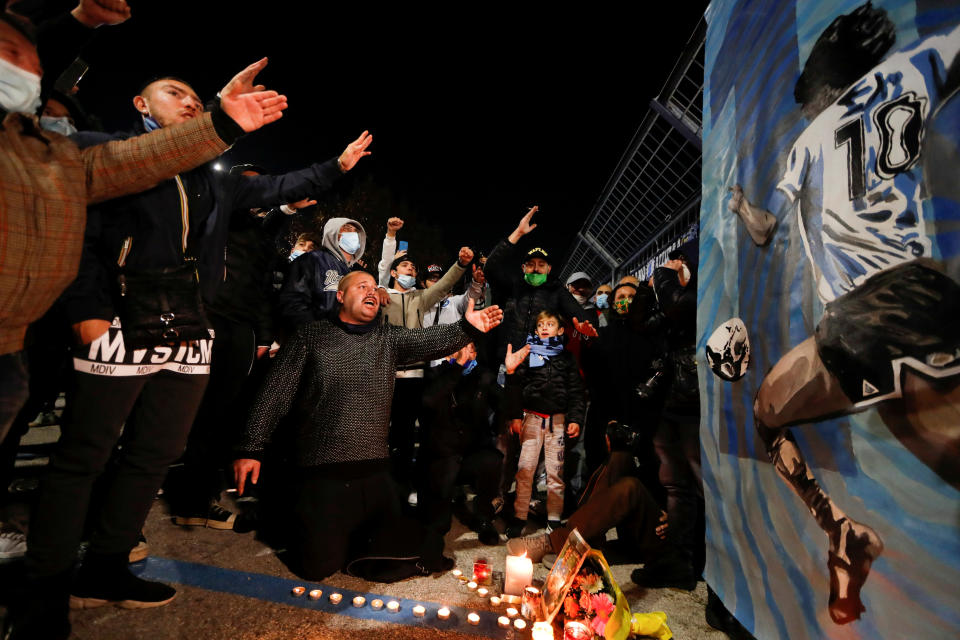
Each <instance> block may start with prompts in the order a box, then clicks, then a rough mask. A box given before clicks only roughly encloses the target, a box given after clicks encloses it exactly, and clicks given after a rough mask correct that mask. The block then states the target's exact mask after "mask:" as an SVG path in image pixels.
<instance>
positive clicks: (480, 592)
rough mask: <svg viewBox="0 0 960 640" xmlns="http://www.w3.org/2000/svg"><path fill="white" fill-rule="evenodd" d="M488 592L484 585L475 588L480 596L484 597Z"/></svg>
mask: <svg viewBox="0 0 960 640" xmlns="http://www.w3.org/2000/svg"><path fill="white" fill-rule="evenodd" d="M488 593H490V592H489V591H487V588H486V587H480V588H479V589H477V595H478V596H480V597H481V598H486V597H487V594H488Z"/></svg>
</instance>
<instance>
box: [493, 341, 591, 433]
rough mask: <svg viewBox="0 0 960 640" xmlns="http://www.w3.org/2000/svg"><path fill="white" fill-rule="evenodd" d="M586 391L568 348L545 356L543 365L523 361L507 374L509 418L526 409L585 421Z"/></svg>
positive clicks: (578, 422) (579, 421)
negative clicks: (536, 365) (512, 371)
mask: <svg viewBox="0 0 960 640" xmlns="http://www.w3.org/2000/svg"><path fill="white" fill-rule="evenodd" d="M586 400H587V394H586V391H585V390H584V386H583V379H582V378H581V377H580V370H579V368H578V367H577V361H576V359H575V358H574V357H573V354H571V353H570V352H569V351H563V352H561V353H560V354H559V355H556V356H553V357H552V358H549V359H548V360H546V362H544V363H543V366H541V367H531V366H530V365H529V364H528V363H526V362H524V363H523V364H521V365H520V366H519V367H517V370H516V371H515V372H514V373H513V375H508V376H507V403H506V411H507V418H508V419H519V418H522V417H523V412H524V410H527V411H536V412H537V413H543V414H554V413H562V414H564V415H565V416H566V420H567V424H570V423H571V422H576V423H577V424H579V425H583V420H584V416H585V414H586V404H587V402H586Z"/></svg>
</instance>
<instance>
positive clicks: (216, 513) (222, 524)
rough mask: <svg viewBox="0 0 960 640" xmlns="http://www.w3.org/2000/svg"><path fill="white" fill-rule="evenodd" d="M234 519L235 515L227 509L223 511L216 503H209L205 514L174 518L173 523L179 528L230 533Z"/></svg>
mask: <svg viewBox="0 0 960 640" xmlns="http://www.w3.org/2000/svg"><path fill="white" fill-rule="evenodd" d="M236 519H237V514H235V513H234V512H232V511H230V510H229V509H224V508H223V507H221V506H220V505H219V504H218V503H216V502H211V503H210V507H209V508H208V509H207V512H206V513H205V514H203V515H199V514H197V515H183V516H174V517H173V523H174V524H178V525H180V526H181V527H206V528H208V529H219V530H221V531H230V530H231V529H233V523H234V521H235V520H236Z"/></svg>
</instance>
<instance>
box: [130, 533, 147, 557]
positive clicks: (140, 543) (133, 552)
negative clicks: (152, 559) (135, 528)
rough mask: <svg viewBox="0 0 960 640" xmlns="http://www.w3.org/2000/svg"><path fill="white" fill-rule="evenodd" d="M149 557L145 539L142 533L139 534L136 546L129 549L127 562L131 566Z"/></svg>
mask: <svg viewBox="0 0 960 640" xmlns="http://www.w3.org/2000/svg"><path fill="white" fill-rule="evenodd" d="M149 555H150V545H149V544H147V539H146V538H145V537H144V536H143V532H142V531H141V532H140V537H139V538H138V539H137V546H135V547H134V548H133V549H130V555H128V556H127V562H129V563H130V564H133V563H134V562H140V561H141V560H144V559H146V557H147V556H149Z"/></svg>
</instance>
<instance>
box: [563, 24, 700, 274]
mask: <svg viewBox="0 0 960 640" xmlns="http://www.w3.org/2000/svg"><path fill="white" fill-rule="evenodd" d="M705 36H706V22H705V20H703V19H702V18H701V20H700V23H699V24H698V25H697V28H696V29H695V30H694V32H693V35H692V36H691V37H690V40H689V41H688V42H687V44H686V46H685V47H684V50H683V53H682V54H681V56H680V59H679V60H678V61H677V63H676V65H675V66H674V69H673V71H672V72H671V74H670V77H669V78H668V79H667V81H666V83H665V84H664V86H663V89H662V90H661V92H660V95H659V96H657V97H656V98H655V99H653V100H651V101H650V107H649V109H648V110H647V113H646V114H645V116H644V118H643V120H642V121H641V123H640V126H639V127H638V128H637V131H636V133H635V134H634V135H633V138H632V139H631V140H630V144H629V145H628V146H627V150H626V151H625V152H624V154H623V156H622V157H621V159H620V162H619V163H618V165H617V168H616V170H614V172H613V174H612V175H611V176H610V179H609V180H608V181H607V184H606V186H605V187H604V190H603V194H602V195H601V197H600V199H599V200H598V201H597V204H596V205H595V206H594V208H593V211H591V212H590V215H589V216H588V217H587V220H586V222H585V223H584V225H583V227H582V228H581V229H580V231H579V232H578V233H577V238H576V241H575V242H574V245H573V249H572V250H571V251H570V253H569V254H568V256H567V259H566V261H565V263H564V266H563V269H562V271H561V276H562V278H563V279H566V277H567V276H569V275H570V274H571V273H574V272H576V271H585V272H587V273H588V274H590V276H591V277H592V278H593V279H594V282H596V283H600V282H607V281H613V280H616V279H618V278H620V277H621V276H622V275H624V274H626V273H631V272H635V271H638V270H640V269H641V268H642V267H643V266H644V265H646V264H647V263H648V262H649V261H650V260H651V259H653V258H655V257H656V256H657V255H658V253H659V252H660V250H662V248H663V247H664V246H666V245H668V244H670V243H671V242H673V241H675V240H676V239H677V238H678V237H680V236H681V235H682V234H683V233H685V232H686V231H687V230H688V229H689V228H690V225H691V223H695V222H696V221H697V219H698V217H699V210H700V179H701V176H700V173H701V142H700V139H701V133H702V130H703V119H702V104H703V45H704V39H705Z"/></svg>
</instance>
